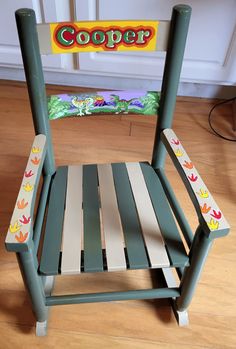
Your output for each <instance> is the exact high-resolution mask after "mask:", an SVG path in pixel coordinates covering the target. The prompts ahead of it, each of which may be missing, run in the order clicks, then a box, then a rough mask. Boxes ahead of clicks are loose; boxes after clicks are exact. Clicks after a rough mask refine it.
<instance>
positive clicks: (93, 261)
mask: <svg viewBox="0 0 236 349" xmlns="http://www.w3.org/2000/svg"><path fill="white" fill-rule="evenodd" d="M97 176H98V175H97V166H96V165H85V166H83V213H84V216H83V218H84V219H83V222H84V271H85V272H96V271H103V258H102V243H101V228H100V216H99V196H98V178H97Z"/></svg>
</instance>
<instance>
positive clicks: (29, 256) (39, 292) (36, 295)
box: [16, 242, 48, 321]
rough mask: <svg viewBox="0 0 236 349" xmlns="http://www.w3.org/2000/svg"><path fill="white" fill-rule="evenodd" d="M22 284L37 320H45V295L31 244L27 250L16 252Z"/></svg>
mask: <svg viewBox="0 0 236 349" xmlns="http://www.w3.org/2000/svg"><path fill="white" fill-rule="evenodd" d="M16 255H17V260H18V263H19V266H20V270H21V274H22V278H23V280H24V284H25V286H26V288H27V290H28V292H29V296H30V299H31V302H32V308H33V312H34V315H35V317H36V320H37V321H45V320H47V317H48V308H47V307H46V305H45V295H44V290H43V282H42V278H41V277H40V276H39V275H38V272H37V267H38V263H37V258H36V255H35V252H34V248H33V244H32V242H31V248H30V249H29V250H28V251H25V252H20V253H17V254H16Z"/></svg>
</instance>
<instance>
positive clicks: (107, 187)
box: [98, 164, 126, 271]
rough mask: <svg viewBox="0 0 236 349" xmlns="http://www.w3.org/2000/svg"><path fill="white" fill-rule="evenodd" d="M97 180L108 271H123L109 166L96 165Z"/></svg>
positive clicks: (118, 216) (117, 213) (121, 248)
mask: <svg viewBox="0 0 236 349" xmlns="http://www.w3.org/2000/svg"><path fill="white" fill-rule="evenodd" d="M98 179H99V186H100V196H101V209H102V223H103V232H104V237H105V246H106V256H107V267H108V271H113V270H125V269H126V261H125V254H124V242H123V241H124V238H123V230H122V227H121V223H120V214H119V209H118V204H117V199H116V192H115V187H114V180H113V174H112V168H111V165H110V164H106V165H98Z"/></svg>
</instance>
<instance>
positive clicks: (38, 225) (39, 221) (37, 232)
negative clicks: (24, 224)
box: [33, 176, 52, 253]
mask: <svg viewBox="0 0 236 349" xmlns="http://www.w3.org/2000/svg"><path fill="white" fill-rule="evenodd" d="M51 178H52V177H51V176H45V177H44V178H43V188H42V191H41V195H40V199H39V206H38V211H37V216H36V218H35V224H34V236H33V240H34V247H35V251H36V253H37V251H38V247H39V242H40V236H41V231H42V226H43V220H44V214H45V208H46V205H47V199H48V193H49V189H50V184H51Z"/></svg>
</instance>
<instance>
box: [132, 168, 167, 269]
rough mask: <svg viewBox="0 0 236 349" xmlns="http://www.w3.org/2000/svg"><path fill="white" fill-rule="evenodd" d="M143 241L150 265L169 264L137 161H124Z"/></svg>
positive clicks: (160, 265) (163, 265)
mask: <svg viewBox="0 0 236 349" xmlns="http://www.w3.org/2000/svg"><path fill="white" fill-rule="evenodd" d="M126 167H127V171H128V175H129V180H130V184H131V188H132V191H133V195H134V199H135V203H136V208H137V212H138V215H139V220H140V224H141V227H142V231H143V237H144V241H145V244H146V247H147V252H148V255H149V259H150V262H151V265H152V267H167V266H169V265H170V262H169V258H168V255H167V253H166V249H165V245H164V241H163V238H162V235H161V231H160V227H159V224H158V221H157V218H156V215H155V212H154V209H153V206H152V202H151V199H150V197H149V193H148V190H147V187H146V183H145V179H144V177H143V173H142V170H141V167H140V165H139V163H126Z"/></svg>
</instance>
